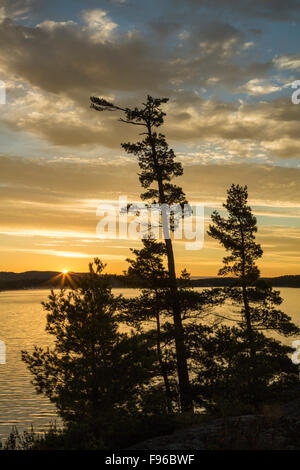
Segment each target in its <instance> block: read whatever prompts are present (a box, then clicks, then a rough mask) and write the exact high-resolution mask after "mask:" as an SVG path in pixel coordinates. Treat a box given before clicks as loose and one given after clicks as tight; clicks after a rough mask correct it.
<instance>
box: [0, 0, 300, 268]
mask: <svg viewBox="0 0 300 470" xmlns="http://www.w3.org/2000/svg"><path fill="white" fill-rule="evenodd" d="M299 39H300V1H299V0H285V1H284V2H282V0H239V2H236V1H233V0H227V1H225V0H209V1H208V0H184V1H183V0H159V1H158V0H152V1H151V2H149V1H146V0H103V1H101V0H98V1H97V0H85V1H79V0H65V1H57V0H53V1H51V2H49V1H46V0H0V80H1V81H2V82H3V83H4V84H5V89H6V103H5V104H0V142H1V148H0V197H1V205H0V211H1V215H0V221H1V222H0V252H1V253H0V271H15V272H23V271H27V270H55V271H56V270H57V271H60V270H64V269H68V270H72V271H81V272H82V271H86V270H87V265H88V263H89V262H90V261H91V260H92V259H93V258H94V257H95V256H98V257H100V258H101V259H102V260H103V261H104V262H105V263H107V272H111V273H121V272H122V271H123V270H124V269H126V268H127V263H126V261H125V260H126V258H128V256H129V255H130V248H137V247H139V246H140V245H141V242H140V241H138V240H128V239H125V238H124V239H112V238H101V239H100V238H99V237H98V236H97V233H96V227H97V224H98V222H99V216H97V207H98V206H99V204H101V203H105V202H107V201H115V200H117V199H118V198H119V197H120V196H126V197H127V198H128V200H130V201H138V200H139V195H140V193H141V192H142V190H141V188H140V186H139V181H138V176H137V173H138V167H137V162H136V160H135V157H134V156H131V155H128V154H125V153H124V151H123V150H122V148H121V143H122V142H128V141H133V142H134V141H137V140H139V139H140V136H139V134H138V132H137V128H136V127H135V126H127V125H125V124H124V123H122V122H120V121H119V120H118V117H119V116H117V115H116V114H115V113H97V112H95V111H94V110H91V109H90V106H89V97H90V96H93V95H94V96H101V97H104V98H106V99H108V100H111V101H114V102H116V103H118V104H120V105H121V106H136V105H139V104H140V103H142V102H143V101H144V100H145V97H146V96H147V94H150V95H152V96H154V97H168V98H169V102H168V103H167V104H166V105H164V111H165V112H166V119H165V123H164V126H163V127H162V128H161V131H162V132H163V133H164V134H165V135H166V137H167V140H168V142H169V144H170V146H171V147H172V148H173V149H174V151H175V153H176V156H177V158H178V160H180V161H181V162H182V165H183V168H184V174H183V176H182V177H180V178H178V179H177V180H176V184H180V185H181V186H182V187H183V189H184V191H185V193H186V195H187V198H188V200H189V201H190V203H191V204H203V205H204V207H205V229H207V227H208V224H209V219H210V214H211V212H212V211H213V210H214V209H218V210H221V209H222V203H223V202H225V199H226V190H227V189H228V188H229V186H230V185H231V184H232V183H236V184H241V185H247V186H248V191H249V204H250V205H251V207H252V208H253V211H254V213H255V215H256V216H257V220H258V234H257V240H258V242H259V243H261V245H262V248H263V250H264V256H263V258H262V260H261V261H260V263H259V267H260V269H261V273H262V275H264V276H278V275H284V274H300V269H299V261H300V253H299V241H300V184H299V183H300V164H299V156H300V132H299V118H300V104H299V105H297V104H294V103H293V102H292V99H291V97H292V93H293V92H294V91H295V90H294V89H293V88H292V83H293V82H294V81H295V80H300V53H299ZM299 96H300V94H299ZM174 182H175V181H174ZM174 245H175V255H176V264H177V272H178V273H179V272H180V270H181V269H183V268H185V267H186V268H187V270H188V272H190V273H191V274H192V275H193V276H206V275H208V276H214V275H217V272H218V269H219V268H220V267H221V263H222V257H223V256H224V251H223V250H222V248H221V247H220V246H219V245H218V243H217V242H216V241H215V240H212V239H210V238H209V237H208V236H207V235H205V238H204V245H203V248H202V249H201V250H192V251H189V250H186V249H185V244H184V243H183V242H182V241H180V240H178V241H176V242H175V243H174Z"/></svg>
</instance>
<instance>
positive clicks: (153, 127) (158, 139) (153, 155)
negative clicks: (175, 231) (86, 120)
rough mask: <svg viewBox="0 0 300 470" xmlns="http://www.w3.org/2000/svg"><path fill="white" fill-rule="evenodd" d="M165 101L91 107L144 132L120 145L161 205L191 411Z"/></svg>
mask: <svg viewBox="0 0 300 470" xmlns="http://www.w3.org/2000/svg"><path fill="white" fill-rule="evenodd" d="M167 101H168V99H167V98H152V97H151V96H148V97H147V101H146V102H145V103H143V105H142V107H141V108H138V107H135V108H132V109H131V108H123V107H121V106H118V105H115V104H113V103H110V102H108V101H107V100H105V99H102V98H97V97H91V107H92V108H93V109H95V110H96V111H105V110H106V111H120V112H121V113H122V114H123V115H124V118H121V121H122V122H124V123H126V124H130V125H135V126H138V127H141V128H142V129H143V134H144V135H145V138H144V139H143V140H141V141H139V142H137V143H123V144H122V147H123V148H124V149H125V151H126V152H128V153H132V154H134V155H136V156H137V158H138V164H139V167H140V169H141V172H140V173H139V180H140V183H141V185H142V187H143V188H144V189H145V190H146V191H145V192H144V193H143V194H142V195H141V198H142V199H143V200H147V201H150V202H151V203H152V204H158V205H159V207H160V208H161V217H162V225H163V228H164V231H163V232H164V233H163V235H164V241H165V246H166V253H167V260H168V277H169V288H170V291H171V293H172V295H171V305H172V310H173V322H174V336H175V344H176V359H177V372H178V382H179V390H180V401H181V408H182V411H193V401H192V396H191V388H190V379H189V373H188V366H187V352H186V345H185V337H184V329H183V325H182V312H181V308H180V300H179V293H178V283H177V279H176V270H175V260H174V251H173V244H172V240H171V237H170V231H169V227H168V223H167V222H166V221H167V219H168V214H167V213H166V206H167V205H169V206H171V205H173V204H179V205H180V206H181V207H183V206H184V204H186V203H187V201H186V197H185V194H184V192H183V190H182V188H181V187H179V186H177V185H175V184H173V183H172V182H171V180H172V179H173V178H175V177H177V176H181V175H182V173H183V169H182V165H181V163H180V162H176V161H175V154H174V151H173V150H172V149H171V148H169V145H168V143H167V141H166V138H165V136H164V135H163V134H161V133H158V132H157V129H158V128H159V127H160V126H161V125H162V124H163V122H164V116H165V115H166V114H165V113H164V112H163V111H162V110H161V105H162V104H164V103H167ZM171 228H172V227H171Z"/></svg>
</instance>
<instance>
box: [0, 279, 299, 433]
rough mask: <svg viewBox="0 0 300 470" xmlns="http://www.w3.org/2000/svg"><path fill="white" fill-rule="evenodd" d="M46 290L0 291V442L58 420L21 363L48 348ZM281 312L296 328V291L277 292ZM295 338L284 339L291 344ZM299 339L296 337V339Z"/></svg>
mask: <svg viewBox="0 0 300 470" xmlns="http://www.w3.org/2000/svg"><path fill="white" fill-rule="evenodd" d="M114 291H115V293H116V294H120V293H122V294H123V295H125V296H126V297H128V296H133V295H135V293H136V292H137V291H135V290H134V289H114ZM48 294H49V291H48V290H26V291H8V292H0V325H1V326H0V340H2V341H4V342H5V343H6V364H0V439H3V438H5V437H7V435H8V434H9V432H10V431H11V428H12V426H17V427H18V430H20V431H21V430H24V429H29V428H30V426H31V424H32V425H33V426H34V429H35V430H36V431H42V430H43V429H46V428H47V427H48V426H49V423H50V422H54V421H56V422H57V424H59V419H58V418H57V416H56V412H55V407H54V406H53V405H52V404H51V403H50V402H49V400H48V399H46V398H44V397H43V396H41V395H37V394H36V393H35V390H34V387H33V386H32V385H31V383H30V380H31V376H30V373H29V372H28V371H27V369H26V366H25V364H23V362H22V361H21V353H20V351H21V350H22V349H25V350H32V348H33V345H35V344H36V345H38V346H42V347H45V346H51V344H52V341H53V340H52V338H51V336H50V335H49V334H47V333H46V332H45V325H46V314H45V312H44V311H43V308H42V306H41V302H42V301H43V300H46V299H47V296H48ZM281 295H282V297H283V298H284V303H283V310H284V311H285V312H286V313H288V314H289V315H290V316H291V317H292V318H293V320H294V322H295V323H297V324H298V325H300V311H299V300H300V289H291V288H284V289H281ZM293 339H295V338H288V339H285V343H287V344H291V342H292V340H293ZM298 339H299V338H298Z"/></svg>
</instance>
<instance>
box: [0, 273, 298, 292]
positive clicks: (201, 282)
mask: <svg viewBox="0 0 300 470" xmlns="http://www.w3.org/2000/svg"><path fill="white" fill-rule="evenodd" d="M69 276H70V277H71V279H72V281H73V282H74V283H75V285H76V281H79V280H80V278H82V277H83V276H86V273H73V272H69ZM108 277H109V278H110V281H111V285H112V286H113V287H139V286H140V285H141V284H140V282H139V280H138V279H136V280H135V281H132V280H129V279H128V278H126V277H125V276H124V275H117V274H109V275H108ZM263 279H264V280H265V281H267V282H268V284H270V285H271V286H272V287H298V288H299V287H300V275H286V276H279V277H266V278H263ZM61 280H62V273H60V272H58V271H26V272H24V273H13V272H3V271H2V272H0V290H16V289H30V288H40V289H42V288H44V289H47V288H49V289H50V288H54V287H60V285H61ZM234 282H235V279H234V278H232V277H226V278H223V277H204V276H201V277H196V276H193V277H192V278H191V285H192V286H193V287H224V286H230V285H233V284H234ZM64 285H65V286H66V287H70V282H69V280H68V276H65V277H64Z"/></svg>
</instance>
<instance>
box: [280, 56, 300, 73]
mask: <svg viewBox="0 0 300 470" xmlns="http://www.w3.org/2000/svg"><path fill="white" fill-rule="evenodd" d="M273 62H274V64H275V66H276V67H278V68H279V69H283V70H299V68H300V56H299V55H297V54H289V55H282V56H279V57H275V58H274V60H273Z"/></svg>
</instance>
